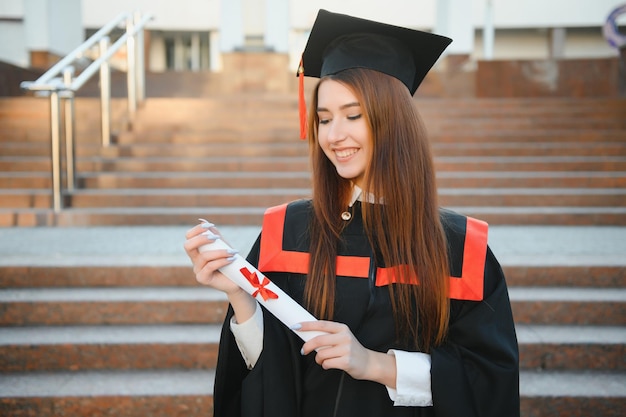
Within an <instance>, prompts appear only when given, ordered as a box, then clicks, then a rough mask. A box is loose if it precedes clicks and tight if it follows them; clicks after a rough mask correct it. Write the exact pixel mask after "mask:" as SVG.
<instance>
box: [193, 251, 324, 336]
mask: <svg viewBox="0 0 626 417" xmlns="http://www.w3.org/2000/svg"><path fill="white" fill-rule="evenodd" d="M216 249H231V248H230V246H228V244H227V243H226V242H224V241H223V240H222V239H216V240H215V242H213V243H208V244H206V245H203V246H201V247H200V248H199V250H200V252H205V251H208V250H216ZM234 258H235V260H234V261H233V262H231V263H230V264H228V265H226V266H224V267H222V268H220V271H221V272H222V273H223V274H224V275H226V276H227V277H228V278H229V279H230V280H231V281H233V282H234V283H235V284H237V285H238V286H239V287H241V289H243V290H244V291H245V292H247V293H248V294H250V295H251V296H252V297H254V298H255V299H256V300H257V301H258V302H259V304H261V305H262V306H263V307H265V309H267V311H269V312H270V313H272V314H273V315H274V316H276V318H277V319H278V320H280V321H281V322H282V323H283V324H284V325H285V326H287V327H289V328H291V326H293V325H294V324H297V323H301V322H304V321H316V320H317V319H316V318H315V317H314V316H313V315H312V314H311V313H309V312H308V311H307V310H305V309H304V308H303V307H302V306H301V305H300V304H298V303H297V302H296V301H294V299H293V298H291V297H289V295H287V294H286V293H285V292H284V291H283V290H281V289H280V288H279V287H278V286H277V285H276V284H274V283H273V282H272V281H270V280H269V278H267V277H266V276H265V275H263V274H262V273H261V272H260V271H259V270H258V269H256V268H255V267H254V266H252V265H251V264H250V263H249V262H248V261H246V259H245V258H243V257H241V256H240V255H239V254H235V255H234ZM293 332H294V333H295V334H297V335H298V336H299V337H300V338H301V339H302V340H304V341H305V342H306V341H308V340H310V339H312V338H313V337H315V336H318V335H321V334H325V333H324V332H317V331H315V332H313V331H308V332H303V331H298V330H293Z"/></svg>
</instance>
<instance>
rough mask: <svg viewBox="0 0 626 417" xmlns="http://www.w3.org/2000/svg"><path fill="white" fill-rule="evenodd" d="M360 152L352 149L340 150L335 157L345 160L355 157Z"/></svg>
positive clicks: (336, 151)
mask: <svg viewBox="0 0 626 417" xmlns="http://www.w3.org/2000/svg"><path fill="white" fill-rule="evenodd" d="M358 151H359V150H358V149H357V148H350V149H340V150H337V149H336V150H335V151H334V152H335V155H336V156H337V158H339V159H345V158H349V157H351V156H352V155H354V154H355V153H357V152H358Z"/></svg>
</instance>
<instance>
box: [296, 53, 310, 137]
mask: <svg viewBox="0 0 626 417" xmlns="http://www.w3.org/2000/svg"><path fill="white" fill-rule="evenodd" d="M298 112H299V116H300V139H303V140H304V139H306V134H307V130H308V126H307V124H308V123H307V117H306V100H305V99H304V67H303V66H302V61H300V66H299V67H298Z"/></svg>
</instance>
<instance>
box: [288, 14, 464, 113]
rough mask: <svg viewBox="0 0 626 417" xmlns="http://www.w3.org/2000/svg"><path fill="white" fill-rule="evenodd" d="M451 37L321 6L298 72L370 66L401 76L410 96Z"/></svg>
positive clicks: (318, 72)
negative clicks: (355, 15)
mask: <svg viewBox="0 0 626 417" xmlns="http://www.w3.org/2000/svg"><path fill="white" fill-rule="evenodd" d="M451 42H452V39H450V38H447V37H445V36H440V35H436V34H433V33H429V32H422V31H419V30H414V29H409V28H404V27H400V26H393V25H388V24H385V23H380V22H374V21H372V20H366V19H361V18H357V17H352V16H348V15H345V14H338V13H331V12H329V11H326V10H320V11H319V13H318V15H317V18H316V19H315V22H314V23H313V27H312V29H311V34H310V35H309V40H308V41H307V44H306V47H305V48H304V52H303V54H302V62H301V64H300V68H299V69H298V73H299V74H300V75H302V74H303V75H305V76H308V77H323V76H325V75H330V74H336V73H338V72H340V71H343V70H346V69H350V68H368V69H372V70H376V71H380V72H382V73H385V74H387V75H390V76H392V77H395V78H397V79H399V80H400V81H402V82H403V83H404V85H406V87H407V88H408V89H409V91H410V92H411V95H413V94H414V93H415V91H416V90H417V87H418V86H419V85H420V83H421V82H422V80H423V79H424V77H426V74H427V73H428V71H429V70H430V69H431V68H432V66H433V65H435V62H437V59H439V57H440V56H441V54H442V53H443V51H444V50H445V49H446V47H447V46H448V45H449V44H450V43H451ZM301 117H302V115H301Z"/></svg>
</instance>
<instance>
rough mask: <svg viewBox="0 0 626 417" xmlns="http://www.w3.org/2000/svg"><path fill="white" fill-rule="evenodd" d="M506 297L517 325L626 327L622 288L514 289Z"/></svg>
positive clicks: (624, 297)
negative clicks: (508, 297)
mask: <svg viewBox="0 0 626 417" xmlns="http://www.w3.org/2000/svg"><path fill="white" fill-rule="evenodd" d="M509 296H510V299H511V306H512V309H513V317H514V319H515V322H516V323H524V324H556V323H558V324H579V325H601V324H605V325H615V326H624V325H626V289H624V288H613V289H605V288H581V287H579V288H553V287H552V288H551V287H513V288H509Z"/></svg>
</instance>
